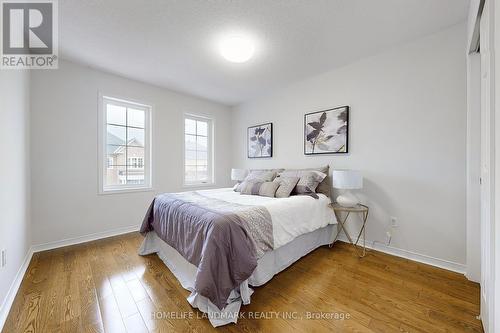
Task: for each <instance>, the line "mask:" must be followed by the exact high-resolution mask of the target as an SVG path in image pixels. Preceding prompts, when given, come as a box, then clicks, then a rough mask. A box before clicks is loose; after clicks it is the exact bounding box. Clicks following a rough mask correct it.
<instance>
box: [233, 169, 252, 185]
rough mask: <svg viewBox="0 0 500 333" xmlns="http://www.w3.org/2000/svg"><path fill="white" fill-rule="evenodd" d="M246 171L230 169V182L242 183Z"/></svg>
mask: <svg viewBox="0 0 500 333" xmlns="http://www.w3.org/2000/svg"><path fill="white" fill-rule="evenodd" d="M247 173H248V171H247V170H246V169H231V180H236V181H238V182H239V181H242V180H243V179H245V177H246V176H247Z"/></svg>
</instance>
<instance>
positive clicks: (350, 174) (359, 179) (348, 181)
mask: <svg viewBox="0 0 500 333" xmlns="http://www.w3.org/2000/svg"><path fill="white" fill-rule="evenodd" d="M332 186H333V187H334V188H338V189H342V190H356V189H360V188H363V176H362V175H361V172H360V171H356V170H333V171H332Z"/></svg>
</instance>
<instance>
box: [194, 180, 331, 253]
mask: <svg viewBox="0 0 500 333" xmlns="http://www.w3.org/2000/svg"><path fill="white" fill-rule="evenodd" d="M198 192H199V193H201V194H203V195H205V196H208V197H211V198H215V199H220V200H224V201H228V202H233V203H237V204H240V205H260V206H264V207H266V208H267V210H268V211H269V214H270V215H271V219H272V221H273V240H274V249H277V248H279V247H281V246H283V245H285V244H287V243H288V242H290V241H292V240H293V239H295V237H297V236H300V235H303V234H306V233H308V232H311V231H314V230H316V229H319V228H323V227H325V226H327V225H328V224H335V223H337V219H336V217H335V214H334V213H333V210H332V209H331V208H330V207H328V205H329V204H330V198H329V197H327V196H326V195H324V194H320V193H318V196H319V199H314V198H312V197H310V196H307V195H293V196H291V197H288V198H268V197H262V196H258V195H244V194H240V193H239V192H235V191H233V189H232V188H221V189H215V190H204V191H198Z"/></svg>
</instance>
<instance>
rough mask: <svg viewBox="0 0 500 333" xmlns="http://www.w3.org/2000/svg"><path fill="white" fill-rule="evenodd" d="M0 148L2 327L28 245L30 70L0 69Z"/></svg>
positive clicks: (0, 322) (0, 289)
mask: <svg viewBox="0 0 500 333" xmlns="http://www.w3.org/2000/svg"><path fill="white" fill-rule="evenodd" d="M0 152H1V155H2V162H1V163H0V249H5V250H6V254H7V265H6V266H5V267H4V268H0V306H1V308H0V329H1V327H2V326H3V321H4V320H5V317H6V315H7V311H8V308H9V307H10V304H6V303H10V301H11V300H12V299H8V298H11V297H12V296H13V293H12V291H11V293H9V290H10V289H11V286H12V285H13V283H14V282H15V281H14V280H15V279H16V276H17V274H18V272H19V271H20V269H21V267H22V265H23V262H24V260H25V258H26V255H27V254H28V251H29V248H30V246H31V239H30V234H31V230H30V214H29V199H30V198H29V197H30V195H29V187H30V181H29V173H30V170H29V73H28V72H26V71H17V70H12V71H0ZM14 289H15V288H13V289H12V290H14ZM8 296H9V297H8ZM4 301H7V302H6V303H4Z"/></svg>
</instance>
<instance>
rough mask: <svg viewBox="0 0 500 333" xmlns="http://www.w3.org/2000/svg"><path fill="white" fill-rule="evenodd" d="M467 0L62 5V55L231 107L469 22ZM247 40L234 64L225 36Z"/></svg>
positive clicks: (90, 1)
mask: <svg viewBox="0 0 500 333" xmlns="http://www.w3.org/2000/svg"><path fill="white" fill-rule="evenodd" d="M468 3H469V1H468V0H168V1H166V0H163V1H162V0H149V1H138V0H107V1H99V0H85V1H82V0H63V1H59V22H60V28H59V31H60V32H59V35H60V55H61V57H62V58H63V59H68V60H71V61H74V62H77V63H82V64H85V65H89V66H92V67H95V68H99V69H103V70H105V71H108V72H112V73H115V74H119V75H122V76H125V77H129V78H132V79H136V80H140V81H144V82H148V83H152V84H155V85H159V86H163V87H166V88H170V89H173V90H177V91H182V92H187V93H190V94H194V95H197V96H201V97H205V98H208V99H211V100H214V101H218V102H221V103H224V104H228V105H235V104H239V103H241V102H244V101H247V100H249V99H251V98H254V97H256V96H259V95H262V94H266V93H268V92H269V91H270V90H272V89H275V88H277V87H280V86H283V85H286V84H290V83H291V82H293V81H297V80H300V79H302V78H306V77H309V76H312V75H315V74H319V73H321V72H324V71H326V70H329V69H332V68H335V67H339V66H342V65H345V64H347V63H350V62H352V61H354V60H356V59H359V58H362V57H365V56H368V55H371V54H374V53H377V52H379V51H381V50H383V49H384V48H387V47H390V46H392V45H395V44H398V43H401V42H404V41H408V40H412V39H415V38H417V37H419V36H423V35H426V34H430V33H432V32H435V31H438V30H442V29H444V28H446V27H448V26H451V25H453V24H456V23H458V22H460V21H463V20H464V19H465V17H466V13H467V8H468ZM240 32H241V33H246V34H249V35H250V36H252V38H254V39H255V40H256V41H257V45H256V54H255V56H254V58H252V59H251V60H250V61H248V62H247V63H244V64H234V63H229V62H227V61H226V60H224V59H223V58H222V57H221V56H220V55H219V53H218V50H217V42H218V39H219V38H220V36H223V35H225V34H228V33H240Z"/></svg>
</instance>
